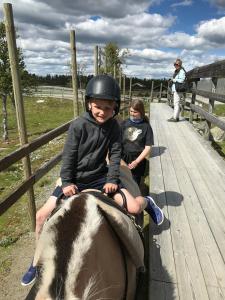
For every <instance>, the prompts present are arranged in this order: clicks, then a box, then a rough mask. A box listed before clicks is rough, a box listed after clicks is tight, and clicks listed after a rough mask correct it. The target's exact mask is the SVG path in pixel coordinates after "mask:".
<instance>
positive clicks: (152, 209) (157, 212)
mask: <svg viewBox="0 0 225 300" xmlns="http://www.w3.org/2000/svg"><path fill="white" fill-rule="evenodd" d="M145 199H147V201H148V204H147V207H146V208H145V210H146V211H147V213H148V214H149V215H150V216H151V217H152V220H153V221H154V223H155V224H156V225H160V224H162V222H163V220H164V214H163V211H162V210H161V208H159V207H158V206H157V205H156V203H155V201H154V200H153V199H152V198H151V197H150V196H146V197H145Z"/></svg>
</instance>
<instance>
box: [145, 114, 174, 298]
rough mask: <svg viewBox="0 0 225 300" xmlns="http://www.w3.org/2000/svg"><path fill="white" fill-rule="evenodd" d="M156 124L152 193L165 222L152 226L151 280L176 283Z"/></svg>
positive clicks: (152, 163)
mask: <svg viewBox="0 0 225 300" xmlns="http://www.w3.org/2000/svg"><path fill="white" fill-rule="evenodd" d="M155 123H156V121H155V120H154V121H151V124H152V127H153V131H154V140H155V146H154V147H153V152H152V155H151V159H150V176H151V178H150V191H151V196H152V197H153V198H154V199H155V201H156V203H157V204H158V205H159V206H160V207H161V208H162V210H163V212H164V214H165V221H164V223H163V224H162V225H161V226H156V225H155V224H154V223H153V222H152V224H151V226H150V235H153V241H152V244H151V245H150V260H149V261H150V278H151V280H153V281H154V280H155V281H162V282H171V283H176V282H177V279H176V271H175V263H174V258H173V249H172V241H171V233H170V229H169V227H170V222H169V220H168V211H167V204H166V194H165V189H164V183H163V174H162V169H161V162H160V160H161V159H160V156H161V155H162V154H163V152H164V148H163V147H162V146H161V145H159V143H158V139H157V131H156V126H155ZM150 292H152V289H150ZM153 299H154V298H153Z"/></svg>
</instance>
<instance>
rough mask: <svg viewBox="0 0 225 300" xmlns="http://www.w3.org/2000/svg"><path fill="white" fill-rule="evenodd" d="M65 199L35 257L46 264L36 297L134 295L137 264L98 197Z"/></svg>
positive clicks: (49, 225) (114, 297) (110, 297)
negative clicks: (125, 247)
mask: <svg viewBox="0 0 225 300" xmlns="http://www.w3.org/2000/svg"><path fill="white" fill-rule="evenodd" d="M66 201H67V202H66V204H65V205H64V206H63V207H62V208H61V209H60V210H59V211H57V213H56V214H55V215H54V216H53V217H52V218H51V219H50V220H49V222H48V223H47V224H46V226H45V227H44V228H43V232H42V234H41V236H40V239H39V242H38V246H37V250H36V253H35V259H34V261H35V262H37V263H38V264H41V265H42V272H41V273H42V274H41V276H40V280H39V285H38V288H37V290H38V293H37V296H36V299H37V300H40V299H85V300H86V299H88V300H89V299H90V300H94V299H103V298H104V299H106V298H107V299H134V293H135V280H136V267H135V265H134V264H133V263H132V261H131V259H130V258H129V257H127V256H126V251H124V250H123V249H122V245H121V243H120V242H119V239H118V237H117V235H116V234H115V232H114V230H113V228H112V227H111V226H110V224H109V223H108V221H107V220H106V219H105V218H104V216H103V215H102V213H101V209H100V208H99V206H98V205H97V201H96V197H94V196H91V195H88V194H83V195H78V196H75V197H73V198H70V199H68V200H66ZM128 275H129V282H128V280H127V276H128ZM126 283H128V286H127V287H126ZM125 294H127V295H126V298H124V296H125Z"/></svg>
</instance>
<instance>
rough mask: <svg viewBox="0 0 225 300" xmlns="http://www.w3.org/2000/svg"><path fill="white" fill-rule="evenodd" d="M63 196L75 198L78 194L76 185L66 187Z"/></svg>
mask: <svg viewBox="0 0 225 300" xmlns="http://www.w3.org/2000/svg"><path fill="white" fill-rule="evenodd" d="M62 190H63V194H64V195H65V196H67V197H68V196H73V195H75V194H76V193H77V190H78V189H77V187H76V185H75V184H71V185H68V186H65V187H64V188H63V189H62Z"/></svg>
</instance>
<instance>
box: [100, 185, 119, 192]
mask: <svg viewBox="0 0 225 300" xmlns="http://www.w3.org/2000/svg"><path fill="white" fill-rule="evenodd" d="M117 189H118V185H117V184H114V183H106V184H105V185H104V186H103V190H104V191H105V193H106V194H111V193H114V192H116V191H117Z"/></svg>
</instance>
